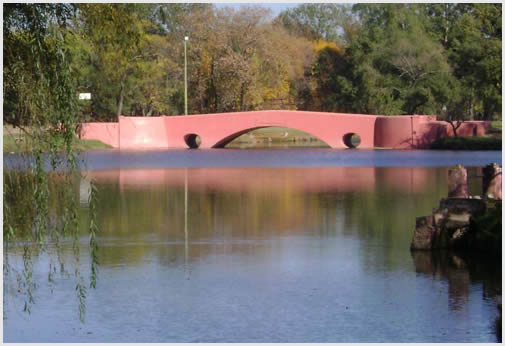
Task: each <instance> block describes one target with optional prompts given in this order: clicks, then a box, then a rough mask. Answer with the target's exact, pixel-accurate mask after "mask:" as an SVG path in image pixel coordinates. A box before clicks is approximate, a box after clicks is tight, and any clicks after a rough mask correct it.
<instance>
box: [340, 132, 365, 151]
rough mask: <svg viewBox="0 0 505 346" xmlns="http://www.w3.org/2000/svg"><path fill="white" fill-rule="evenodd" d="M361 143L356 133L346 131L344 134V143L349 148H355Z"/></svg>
mask: <svg viewBox="0 0 505 346" xmlns="http://www.w3.org/2000/svg"><path fill="white" fill-rule="evenodd" d="M360 143H361V137H360V136H359V135H358V134H356V133H348V134H346V135H344V144H345V145H346V146H347V147H348V148H350V149H355V148H357V147H359V145H360Z"/></svg>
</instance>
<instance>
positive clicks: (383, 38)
mask: <svg viewBox="0 0 505 346" xmlns="http://www.w3.org/2000/svg"><path fill="white" fill-rule="evenodd" d="M24 6H25V7H27V8H33V7H34V5H24ZM41 6H42V5H41ZM44 6H52V5H44ZM62 7H63V8H64V9H68V10H72V11H74V12H75V19H74V20H72V21H71V23H69V22H67V23H66V24H67V25H65V26H58V28H59V30H60V33H61V35H63V36H64V43H65V50H68V52H65V53H69V54H67V56H68V57H69V59H70V61H71V67H72V71H73V76H74V79H73V81H75V82H76V83H77V85H76V87H77V90H78V91H79V92H90V93H92V100H91V101H90V102H82V104H81V108H80V110H81V111H80V116H81V118H80V119H81V120H88V119H90V118H91V119H94V120H98V121H108V120H114V119H115V118H116V117H117V116H119V115H137V116H153V115H161V114H165V115H177V114H183V111H184V82H183V81H184V78H183V68H184V48H183V47H184V46H183V38H184V36H189V41H188V74H189V76H188V79H189V88H188V93H189V113H190V114H198V113H214V112H231V111H247V110H259V109H299V110H315V111H319V110H320V111H344V112H358V113H375V114H388V115H389V114H398V115H401V114H437V115H438V116H440V117H442V118H445V119H499V118H500V117H501V4H356V5H353V6H351V5H338V4H300V5H299V6H297V7H296V8H293V9H289V10H286V11H284V12H282V13H280V14H279V15H278V16H277V17H276V18H273V17H272V16H271V14H270V13H269V11H268V10H267V9H265V8H261V7H258V6H253V7H251V6H249V7H243V8H241V9H240V10H233V9H231V8H216V7H215V6H214V5H212V4H184V3H179V4H174V3H168V4H74V5H71V6H70V5H68V6H62ZM43 8H44V7H43ZM7 10H8V9H7ZM6 12H7V17H8V20H7V21H5V23H4V32H6V29H5V28H6V25H7V26H12V21H13V20H17V19H16V18H15V16H11V15H10V13H9V12H8V11H6ZM4 16H5V15H4ZM28 18H29V17H28ZM51 27H52V26H50V27H49V28H48V29H50V28H51ZM70 33H71V34H70ZM14 36H18V37H16V39H17V40H18V41H19V44H18V45H17V46H16V47H15V49H14V50H15V51H10V50H9V49H10V48H8V49H7V50H5V48H4V57H5V58H4V59H5V60H4V61H5V63H4V66H5V70H4V81H5V85H4V100H5V101H4V121H5V122H14V123H16V122H27V121H28V122H29V121H31V119H32V118H31V116H30V114H35V113H37V114H40V112H37V111H36V109H35V106H34V105H32V104H31V103H30V102H29V101H30V100H29V99H28V100H26V99H23V96H24V95H25V94H24V93H25V91H26V89H29V88H30V87H31V86H33V85H34V84H33V81H32V80H30V79H27V78H23V77H22V74H19V73H18V71H19V67H17V65H16V61H24V60H26V59H28V61H30V60H33V58H32V57H31V54H29V52H30V49H33V48H30V47H29V42H30V41H29V40H30V38H29V37H26V36H23V37H22V35H20V33H18V32H7V35H6V36H5V38H6V39H7V42H9V40H11V39H12V37H14ZM45 44H47V45H52V46H54V49H55V54H56V52H57V49H58V47H56V43H55V42H52V41H51V40H46V43H45ZM9 46H10V45H9V44H8V45H7V47H9ZM16 50H17V51H16ZM16 54H17V55H16ZM19 57H21V60H20V59H19ZM23 59H24V60H23ZM35 63H36V62H35V61H33V62H30V64H28V65H24V67H23V68H32V67H31V66H32V65H33V64H35ZM18 65H19V63H18ZM44 71H48V70H44ZM68 90H70V89H68Z"/></svg>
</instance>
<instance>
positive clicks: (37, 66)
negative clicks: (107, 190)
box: [3, 4, 98, 322]
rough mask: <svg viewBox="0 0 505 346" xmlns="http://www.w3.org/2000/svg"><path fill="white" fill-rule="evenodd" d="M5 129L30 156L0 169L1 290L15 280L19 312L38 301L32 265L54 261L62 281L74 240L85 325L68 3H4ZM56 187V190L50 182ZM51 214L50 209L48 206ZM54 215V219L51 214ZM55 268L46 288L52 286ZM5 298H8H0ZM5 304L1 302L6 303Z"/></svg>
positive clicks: (93, 243)
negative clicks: (15, 259) (19, 263)
mask: <svg viewBox="0 0 505 346" xmlns="http://www.w3.org/2000/svg"><path fill="white" fill-rule="evenodd" d="M3 6H4V24H3V34H4V45H3V47H4V51H3V52H4V104H3V106H4V124H10V125H13V126H15V127H17V128H19V129H20V130H21V131H22V132H23V133H24V134H25V136H26V138H29V140H30V143H31V153H29V154H24V155H21V156H20V157H21V158H22V160H21V161H18V163H19V162H21V163H20V165H21V166H22V167H13V166H9V165H8V164H7V165H4V190H3V191H4V194H3V198H4V203H3V213H4V219H3V237H4V284H5V281H9V280H14V279H15V282H16V283H17V291H18V292H19V293H20V294H23V295H24V296H25V297H26V298H25V304H24V310H25V311H27V312H30V311H31V306H32V304H34V303H35V302H36V299H35V290H36V288H37V287H38V286H39V283H37V282H36V281H35V279H34V277H35V276H34V273H33V267H34V259H35V258H36V257H37V256H38V255H40V254H41V253H46V254H48V255H49V256H53V254H52V252H51V251H48V250H49V249H56V251H55V254H56V258H57V261H58V262H59V266H60V273H61V274H66V273H67V272H66V270H65V263H64V260H63V256H62V245H61V240H62V239H65V238H68V239H72V247H73V250H74V251H73V254H74V259H75V260H74V275H75V280H76V292H77V294H76V295H77V300H78V304H79V317H80V319H81V321H83V322H84V315H85V311H86V309H85V301H86V286H87V285H88V284H87V283H86V280H85V279H84V278H83V276H82V275H81V268H80V253H79V216H78V215H79V213H78V208H79V202H78V200H77V198H78V196H76V192H75V189H74V186H75V183H76V179H75V178H76V176H77V177H79V176H80V175H81V173H80V171H79V166H80V165H79V162H78V158H77V155H76V152H75V151H74V149H73V147H74V141H75V138H76V129H77V128H78V125H79V119H78V116H77V114H78V112H77V110H78V108H77V88H76V83H75V73H74V71H73V70H72V68H71V58H72V57H71V54H70V53H69V50H68V45H67V41H68V37H69V35H72V34H73V33H72V31H71V30H70V29H69V28H68V27H67V23H68V22H69V21H71V19H72V18H73V16H74V7H73V5H70V4H4V5H3ZM54 180H56V181H57V183H56V184H57V186H55V185H56V184H55V183H54ZM96 196H97V190H96V186H95V185H94V184H93V183H91V193H90V199H91V200H90V203H89V204H90V209H89V213H90V216H91V217H90V218H91V223H90V226H89V234H90V253H91V262H92V263H91V268H92V270H91V272H92V274H91V279H90V286H91V287H93V288H95V287H96V273H97V265H98V255H97V249H98V243H97V238H96V237H97V233H98V227H97V222H96V217H97V208H96V201H95V199H96ZM54 205H55V206H56V208H51V206H54ZM54 210H56V212H55V211H54ZM13 245H15V246H22V248H23V255H22V258H23V268H22V269H21V270H20V269H19V268H17V267H15V266H13V265H11V264H10V262H9V251H8V250H9V247H10V246H13ZM56 272H57V271H56V266H55V265H54V264H53V259H52V258H51V264H50V266H49V272H48V275H47V277H48V281H49V283H50V284H54V283H55V274H56ZM4 297H5V295H4ZM4 299H5V298H4Z"/></svg>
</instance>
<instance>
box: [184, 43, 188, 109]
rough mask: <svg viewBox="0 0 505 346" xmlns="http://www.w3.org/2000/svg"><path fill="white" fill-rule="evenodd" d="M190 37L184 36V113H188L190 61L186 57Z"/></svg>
mask: <svg viewBox="0 0 505 346" xmlns="http://www.w3.org/2000/svg"><path fill="white" fill-rule="evenodd" d="M188 39H189V37H188V36H184V115H188V61H187V58H186V42H187V41H188Z"/></svg>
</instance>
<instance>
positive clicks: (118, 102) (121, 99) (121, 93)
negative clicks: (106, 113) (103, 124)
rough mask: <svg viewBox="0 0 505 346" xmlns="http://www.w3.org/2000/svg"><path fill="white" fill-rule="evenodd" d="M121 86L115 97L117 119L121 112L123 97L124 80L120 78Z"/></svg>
mask: <svg viewBox="0 0 505 346" xmlns="http://www.w3.org/2000/svg"><path fill="white" fill-rule="evenodd" d="M120 85H121V87H120V89H119V96H118V98H117V113H116V118H118V119H119V117H120V116H121V113H122V112H123V99H124V80H121V84H120Z"/></svg>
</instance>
